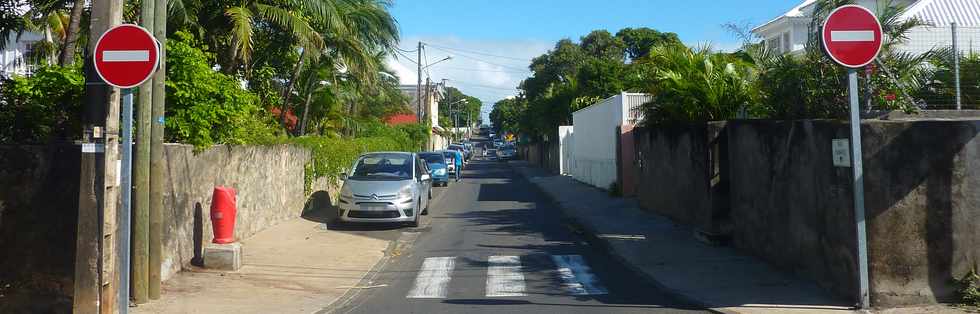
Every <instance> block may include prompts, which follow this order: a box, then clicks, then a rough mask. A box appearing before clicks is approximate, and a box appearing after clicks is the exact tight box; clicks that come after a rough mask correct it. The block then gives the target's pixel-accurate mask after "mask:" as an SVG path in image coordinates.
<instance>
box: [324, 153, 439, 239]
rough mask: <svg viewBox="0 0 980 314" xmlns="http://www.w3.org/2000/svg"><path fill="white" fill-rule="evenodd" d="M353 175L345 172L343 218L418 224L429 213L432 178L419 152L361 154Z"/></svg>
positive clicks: (355, 220)
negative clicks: (420, 216)
mask: <svg viewBox="0 0 980 314" xmlns="http://www.w3.org/2000/svg"><path fill="white" fill-rule="evenodd" d="M351 169H353V170H352V172H351V173H350V175H346V174H343V175H342V176H343V177H344V185H343V187H341V189H340V202H339V203H340V213H339V214H340V215H339V216H340V220H341V221H344V222H384V223H390V222H395V223H407V224H408V225H409V226H413V227H417V226H418V224H419V219H420V218H419V214H422V215H425V214H428V209H429V200H430V199H432V178H431V176H430V174H429V169H428V166H426V164H425V162H424V161H422V159H421V158H419V156H418V154H415V153H406V152H378V153H368V154H364V155H361V156H360V157H358V158H357V161H356V162H354V166H353V167H352V168H351Z"/></svg>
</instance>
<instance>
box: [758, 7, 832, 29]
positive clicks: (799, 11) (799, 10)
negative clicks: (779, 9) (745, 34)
mask: <svg viewBox="0 0 980 314" xmlns="http://www.w3.org/2000/svg"><path fill="white" fill-rule="evenodd" d="M814 2H817V0H805V1H803V3H800V4H799V5H797V6H795V7H793V8H792V9H789V11H786V13H783V15H780V16H778V17H776V18H774V19H772V20H770V21H769V22H766V23H765V24H762V25H759V26H756V27H755V28H753V29H752V31H753V32H756V31H758V30H759V29H761V28H764V27H766V26H769V25H770V24H773V23H776V21H779V20H780V19H783V18H794V17H804V15H803V8H805V7H807V6H809V5H811V4H813V3H814Z"/></svg>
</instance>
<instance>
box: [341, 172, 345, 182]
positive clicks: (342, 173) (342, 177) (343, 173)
mask: <svg viewBox="0 0 980 314" xmlns="http://www.w3.org/2000/svg"><path fill="white" fill-rule="evenodd" d="M340 180H341V181H343V180H347V173H346V172H341V173H340Z"/></svg>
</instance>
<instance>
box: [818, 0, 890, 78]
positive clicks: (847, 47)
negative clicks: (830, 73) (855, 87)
mask: <svg viewBox="0 0 980 314" xmlns="http://www.w3.org/2000/svg"><path fill="white" fill-rule="evenodd" d="M821 37H822V39H823V46H824V49H826V50H827V54H829V55H830V58H831V59H834V62H837V63H838V64H840V65H843V66H845V67H849V68H860V67H863V66H865V65H867V64H868V63H871V61H874V59H875V58H876V57H878V52H879V51H881V42H882V38H881V23H879V22H878V18H877V17H875V15H874V13H871V11H869V10H868V9H866V8H864V7H862V6H858V5H853V4H852V5H845V6H841V7H839V8H837V9H835V10H834V11H833V12H831V13H830V15H829V16H827V20H825V21H824V23H823V33H822V34H821Z"/></svg>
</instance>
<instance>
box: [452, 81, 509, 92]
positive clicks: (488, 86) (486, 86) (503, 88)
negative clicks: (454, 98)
mask: <svg viewBox="0 0 980 314" xmlns="http://www.w3.org/2000/svg"><path fill="white" fill-rule="evenodd" d="M449 81H451V82H453V83H458V84H463V85H467V86H471V87H480V88H489V89H497V90H506V91H517V88H505V87H499V86H490V85H483V84H478V83H470V82H465V81H460V80H452V79H451V80H449Z"/></svg>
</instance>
